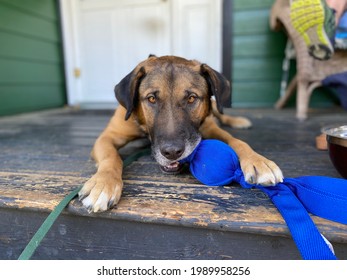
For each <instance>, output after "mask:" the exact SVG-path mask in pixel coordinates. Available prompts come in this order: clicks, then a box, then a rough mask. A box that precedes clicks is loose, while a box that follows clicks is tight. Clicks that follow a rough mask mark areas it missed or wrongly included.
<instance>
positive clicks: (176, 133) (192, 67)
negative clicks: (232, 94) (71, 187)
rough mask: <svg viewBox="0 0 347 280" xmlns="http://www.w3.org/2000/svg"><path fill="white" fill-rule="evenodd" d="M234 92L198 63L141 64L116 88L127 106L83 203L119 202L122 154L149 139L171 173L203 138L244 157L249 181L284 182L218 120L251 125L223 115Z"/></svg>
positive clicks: (100, 154) (103, 146)
mask: <svg viewBox="0 0 347 280" xmlns="http://www.w3.org/2000/svg"><path fill="white" fill-rule="evenodd" d="M229 90H230V87H229V82H228V81H227V80H226V79H225V78H224V77H223V76H222V75H221V74H219V73H218V72H216V71H215V70H213V69H212V68H210V67H209V66H208V65H206V64H201V63H199V62H197V61H194V60H192V61H190V60H186V59H183V58H180V57H175V56H164V57H155V56H150V57H149V58H148V59H147V60H145V61H143V62H141V63H140V64H139V65H138V66H137V67H136V68H135V69H134V70H133V71H132V72H131V73H129V74H128V75H127V76H126V77H125V78H124V79H123V80H122V81H121V82H120V83H119V84H118V85H117V86H116V87H115V94H116V97H117V99H118V101H119V103H120V105H121V106H119V107H118V108H117V110H116V111H115V114H114V116H113V117H112V119H111V120H110V122H109V124H108V126H107V127H106V129H105V130H104V131H103V132H102V134H101V135H100V136H99V138H98V139H97V140H96V142H95V145H94V148H93V151H92V156H93V158H94V159H95V160H96V162H97V165H98V168H97V172H96V174H94V176H93V177H92V178H91V179H89V180H88V181H87V182H86V183H85V185H84V186H83V188H82V190H81V191H80V193H79V196H80V200H82V202H83V204H84V205H85V206H86V207H87V208H88V209H89V210H90V211H94V212H98V211H105V210H107V209H108V208H110V207H112V206H113V205H115V204H117V203H118V201H119V199H120V197H121V193H122V188H123V182H122V160H121V158H120V156H119V154H118V151H117V150H118V149H119V148H121V147H123V146H124V145H125V144H127V143H128V142H129V141H132V140H134V139H136V138H139V137H144V136H145V135H147V136H148V137H149V139H150V141H151V143H152V152H153V156H154V158H155V159H156V161H157V162H158V163H159V165H160V166H161V168H162V169H163V170H164V171H165V172H169V173H170V172H171V173H177V172H178V171H179V168H180V165H179V163H178V161H179V160H181V159H183V158H185V157H187V156H188V155H189V154H190V153H191V152H192V151H193V150H194V148H195V147H196V146H197V144H198V143H199V142H200V140H201V138H202V137H203V138H214V139H220V140H222V141H224V142H225V143H227V144H229V145H230V146H231V147H232V148H233V149H234V150H235V152H236V153H237V154H238V156H239V158H240V163H241V168H242V170H243V172H244V174H245V179H246V180H247V181H248V182H250V183H256V184H261V185H265V186H268V185H274V184H276V183H278V182H281V181H282V179H283V176H282V172H281V170H280V169H279V167H278V166H277V165H276V164H275V163H274V162H272V161H270V160H268V159H266V158H264V157H263V156H261V155H259V154H257V153H256V152H254V151H253V150H252V149H251V148H250V146H249V145H247V144H246V143H245V142H242V141H241V140H238V139H236V138H234V137H232V136H231V135H230V134H229V133H228V132H226V131H224V130H223V129H221V128H220V127H219V126H218V125H217V124H216V122H215V121H214V118H213V116H212V114H211V112H214V113H215V115H216V116H217V118H219V119H220V120H221V121H222V123H226V124H229V125H232V126H238V127H242V126H249V125H250V123H249V122H248V121H247V120H246V119H243V118H236V119H235V118H232V117H230V116H225V115H221V114H222V110H223V107H222V103H223V99H224V98H225V97H227V96H228V94H229ZM211 96H214V97H215V99H216V104H214V103H215V102H213V101H211ZM215 105H216V106H215Z"/></svg>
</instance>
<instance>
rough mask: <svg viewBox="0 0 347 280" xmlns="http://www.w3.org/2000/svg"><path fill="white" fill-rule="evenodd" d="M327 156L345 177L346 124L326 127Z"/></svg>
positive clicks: (324, 130) (346, 153)
mask: <svg viewBox="0 0 347 280" xmlns="http://www.w3.org/2000/svg"><path fill="white" fill-rule="evenodd" d="M323 133H325V134H326V135H327V142H328V149H329V156H330V159H331V162H332V163H333V165H334V166H335V168H336V170H337V171H338V172H339V173H340V174H341V176H342V177H343V178H346V179H347V125H340V126H334V127H326V128H324V129H323Z"/></svg>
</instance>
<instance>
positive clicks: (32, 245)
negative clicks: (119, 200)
mask: <svg viewBox="0 0 347 280" xmlns="http://www.w3.org/2000/svg"><path fill="white" fill-rule="evenodd" d="M149 154H150V149H144V150H141V151H139V152H136V153H134V154H132V155H130V156H129V157H127V158H126V159H125V160H124V162H123V168H126V167H127V166H129V165H130V164H131V163H132V162H134V161H135V160H137V159H139V158H140V157H142V156H145V155H149ZM81 189H82V187H79V188H77V189H75V190H73V191H72V192H71V193H69V194H68V195H67V196H66V197H64V199H63V200H62V201H60V203H59V204H58V205H57V206H56V207H55V208H54V209H53V211H52V212H51V213H50V214H49V215H48V217H47V218H46V220H45V221H44V222H43V224H42V225H41V226H40V228H39V229H38V230H37V232H36V233H35V235H34V236H33V237H32V239H31V240H30V242H29V243H28V245H27V246H26V247H25V249H24V250H23V252H22V253H21V254H20V256H19V258H18V260H29V259H30V258H31V257H32V255H33V254H34V253H35V251H36V249H37V247H38V246H39V245H40V243H41V241H42V240H43V238H44V237H45V236H46V234H47V233H48V231H49V230H50V229H51V227H52V225H53V224H54V222H55V221H56V219H57V218H58V217H59V215H60V214H61V212H62V211H63V210H64V208H65V207H66V206H67V205H68V204H69V202H70V201H71V200H72V199H73V198H74V197H76V196H77V194H78V192H79V191H80V190H81Z"/></svg>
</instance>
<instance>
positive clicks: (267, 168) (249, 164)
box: [200, 116, 283, 186]
mask: <svg viewBox="0 0 347 280" xmlns="http://www.w3.org/2000/svg"><path fill="white" fill-rule="evenodd" d="M200 131H201V134H202V137H203V138H212V139H218V140H221V141H223V142H225V143H227V144H228V145H229V146H230V147H232V148H233V149H234V151H235V152H236V154H237V155H238V157H239V160H240V165H241V169H242V171H243V174H244V176H245V180H246V181H247V182H248V183H250V184H259V185H263V186H273V185H275V184H277V183H279V182H282V181H283V175H282V171H281V169H280V168H279V167H278V166H277V165H276V164H275V163H274V162H273V161H271V160H268V159H267V158H265V157H263V156H261V155H259V154H258V153H256V152H255V151H254V150H253V149H252V148H251V147H250V146H249V145H248V144H247V143H245V142H243V141H241V140H239V139H236V138H234V137H233V136H232V135H230V134H229V133H228V132H227V131H225V130H223V129H221V128H220V127H219V126H218V125H217V124H216V123H215V121H214V120H213V117H212V116H209V117H207V118H206V119H205V121H204V123H203V124H202V126H201V128H200Z"/></svg>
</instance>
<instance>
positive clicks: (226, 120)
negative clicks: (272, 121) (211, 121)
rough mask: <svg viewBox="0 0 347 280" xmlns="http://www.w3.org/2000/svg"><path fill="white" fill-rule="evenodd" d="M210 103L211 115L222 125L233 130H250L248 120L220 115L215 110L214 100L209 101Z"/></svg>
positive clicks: (250, 124)
mask: <svg viewBox="0 0 347 280" xmlns="http://www.w3.org/2000/svg"><path fill="white" fill-rule="evenodd" d="M211 103H212V113H213V115H214V116H215V117H216V118H217V119H218V120H219V121H220V122H221V123H222V124H224V125H227V126H230V127H233V128H241V129H243V128H250V127H251V126H252V123H251V121H250V120H249V119H247V118H244V117H234V116H229V115H225V114H221V113H219V112H218V110H217V105H216V101H215V100H211Z"/></svg>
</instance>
